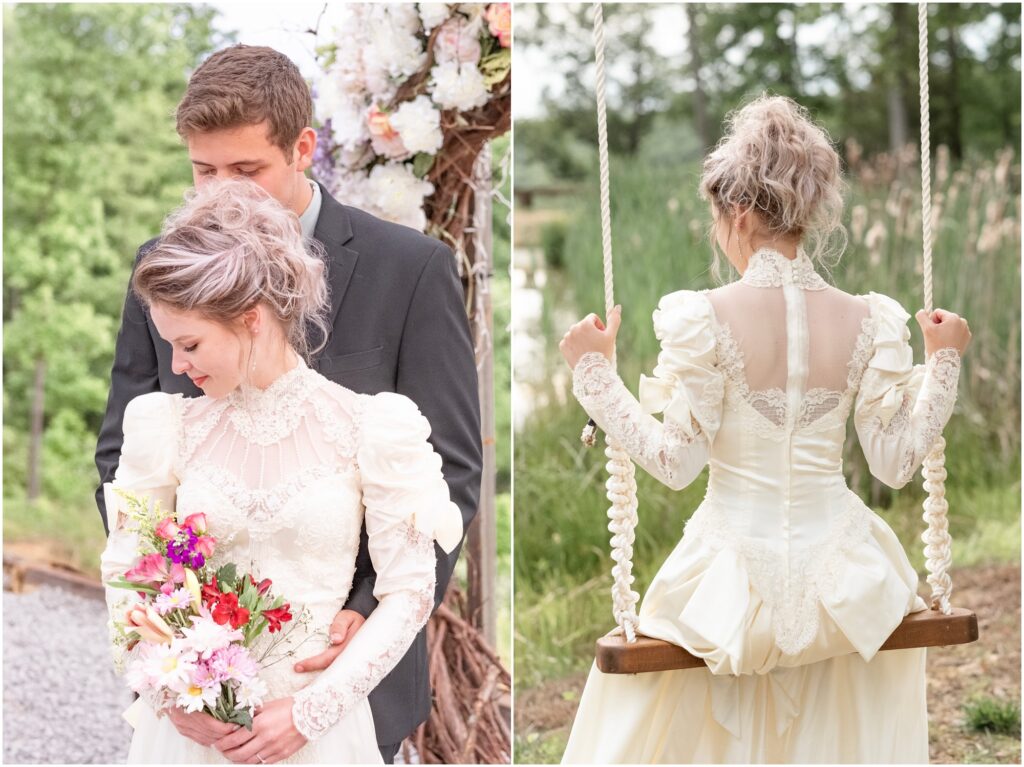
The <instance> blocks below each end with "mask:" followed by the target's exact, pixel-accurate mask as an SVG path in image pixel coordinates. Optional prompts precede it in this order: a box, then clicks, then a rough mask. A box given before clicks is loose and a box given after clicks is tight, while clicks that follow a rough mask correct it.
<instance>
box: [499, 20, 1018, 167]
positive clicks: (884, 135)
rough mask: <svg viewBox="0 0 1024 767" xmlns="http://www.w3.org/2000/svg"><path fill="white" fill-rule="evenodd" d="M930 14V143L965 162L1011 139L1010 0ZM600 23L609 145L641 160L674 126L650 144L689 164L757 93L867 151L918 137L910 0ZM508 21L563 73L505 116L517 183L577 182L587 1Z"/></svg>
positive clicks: (588, 97) (1014, 56)
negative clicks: (528, 115) (672, 40)
mask: <svg viewBox="0 0 1024 767" xmlns="http://www.w3.org/2000/svg"><path fill="white" fill-rule="evenodd" d="M929 13H930V18H929V51H930V54H931V55H930V70H929V72H930V74H929V78H930V94H931V110H930V121H931V137H932V144H933V146H937V145H938V144H940V143H941V144H946V145H947V146H949V147H950V149H951V150H952V153H953V156H954V157H955V158H960V157H963V156H967V155H969V154H970V153H971V152H977V153H981V154H987V153H991V152H993V151H995V150H996V149H998V148H1000V147H1002V146H1006V145H1010V146H1017V145H1019V143H1020V129H1021V124H1020V103H1021V102H1020V94H1021V79H1020V77H1021V75H1020V71H1021V70H1020V67H1021V64H1020V40H1021V7H1020V4H1013V3H939V4H932V5H930V6H929ZM604 16H605V39H606V53H605V55H606V59H607V71H608V84H607V91H608V93H607V98H608V138H609V143H610V146H611V150H612V152H613V153H617V154H623V155H636V154H637V153H638V152H640V151H641V149H642V147H643V146H644V144H645V142H646V141H648V140H649V139H650V138H651V137H652V135H654V134H656V133H658V131H659V125H660V126H661V127H662V128H664V126H665V125H672V126H673V127H674V129H675V134H674V141H673V140H671V139H670V138H669V137H668V136H666V135H664V134H662V135H661V136H660V137H659V139H658V141H657V144H658V153H659V155H660V157H661V160H662V161H663V162H670V163H672V162H677V161H678V160H683V161H687V160H694V159H698V158H699V157H700V156H701V155H702V154H703V152H702V147H711V146H712V145H713V144H714V143H715V141H716V140H717V138H718V136H720V135H721V132H722V130H723V128H722V120H723V118H724V117H725V115H726V114H727V113H728V112H729V111H730V110H732V109H734V108H736V107H737V106H739V105H740V104H741V103H743V102H744V101H745V100H747V99H749V98H751V97H753V96H755V95H758V94H760V93H762V92H764V91H768V92H772V93H778V94H782V95H786V96H791V97H793V98H795V99H796V100H797V101H799V102H800V103H801V104H803V105H805V106H807V107H808V108H810V109H811V110H812V112H813V113H814V115H815V117H816V118H817V119H818V120H820V121H821V122H822V123H823V124H824V125H825V126H826V127H827V128H828V129H829V131H830V133H831V135H832V136H833V138H834V139H836V141H837V143H838V144H839V145H840V146H842V145H845V142H846V141H847V139H849V138H855V139H856V140H857V141H858V142H859V143H860V144H861V145H862V146H863V147H865V148H866V149H867V150H868V151H869V152H871V153H874V152H879V151H886V150H887V151H892V150H894V149H895V148H896V147H898V146H901V145H902V144H904V143H906V142H915V141H916V137H917V135H918V133H919V109H918V58H917V56H918V52H917V39H918V33H917V13H916V8H915V6H913V5H906V4H900V3H888V4H880V3H868V4H859V5H858V4H842V3H818V4H797V3H687V4H685V5H684V4H677V5H673V6H662V7H660V8H659V7H658V6H655V5H654V4H634V5H629V6H628V7H627V6H620V5H616V4H611V5H606V6H605V13H604ZM516 22H517V23H516V46H517V48H518V49H521V50H523V51H526V52H530V51H531V49H543V50H544V51H545V55H546V56H547V57H548V61H549V65H550V68H551V69H552V70H554V71H557V72H558V73H559V74H560V75H561V77H562V82H561V83H560V86H561V87H558V88H553V89H552V91H551V92H546V93H544V94H543V98H542V100H543V106H544V111H545V116H544V117H543V118H542V119H532V120H517V121H516V135H517V136H520V137H521V143H520V146H519V147H517V150H519V151H518V152H517V178H518V179H521V180H522V182H523V183H525V184H526V185H528V186H536V185H542V184H545V183H551V182H552V181H555V180H558V181H563V180H565V179H581V178H583V177H584V175H585V171H586V168H587V166H588V161H587V160H586V159H584V158H581V157H580V152H579V149H578V145H579V144H580V143H585V144H588V145H590V146H595V145H596V142H597V132H596V121H595V119H594V109H595V101H594V98H595V97H594V83H593V66H594V65H593V60H594V54H593V43H592V39H591V17H590V11H589V7H587V6H571V7H569V9H568V10H566V7H564V6H554V7H551V8H547V7H545V6H543V5H540V6H523V7H522V8H517V12H516ZM665 24H671V25H673V27H674V28H676V29H677V30H678V35H679V36H680V37H681V38H684V39H685V46H684V51H683V53H682V55H681V56H670V55H664V54H662V53H660V52H658V51H657V50H656V49H655V47H654V40H655V38H656V37H659V35H656V34H655V32H654V30H657V29H660V28H661V27H663V26H664V25H665ZM699 105H703V114H704V118H703V120H701V118H700V112H701V110H700V109H699ZM666 120H667V122H666ZM520 171H522V173H521V174H520Z"/></svg>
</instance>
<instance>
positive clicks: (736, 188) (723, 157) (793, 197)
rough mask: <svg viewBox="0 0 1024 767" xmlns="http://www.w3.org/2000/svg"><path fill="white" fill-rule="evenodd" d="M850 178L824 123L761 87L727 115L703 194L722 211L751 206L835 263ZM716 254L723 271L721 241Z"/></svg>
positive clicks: (814, 254) (813, 253) (842, 241)
mask: <svg viewBox="0 0 1024 767" xmlns="http://www.w3.org/2000/svg"><path fill="white" fill-rule="evenodd" d="M844 186H845V185H844V182H843V179H842V174H841V170H840V160H839V155H838V154H837V153H836V151H835V149H834V148H833V147H832V142H831V140H830V138H829V135H828V133H827V132H826V131H825V129H824V128H823V127H821V126H820V125H818V124H816V123H815V122H814V121H813V120H812V119H811V117H810V115H809V114H808V112H807V110H806V109H804V108H803V107H802V106H800V105H799V104H797V103H796V102H795V101H793V100H792V99H790V98H787V97H785V96H769V95H767V94H762V95H761V96H759V97H758V98H756V99H754V100H753V101H751V102H750V103H749V104H746V105H745V106H743V107H741V108H740V109H737V110H734V111H733V112H730V113H729V115H728V116H727V117H726V132H725V135H724V136H723V137H722V139H721V140H720V141H719V142H718V145H717V146H716V147H715V149H714V150H713V151H712V152H711V153H710V154H709V155H708V156H707V157H706V158H705V160H704V168H703V172H702V174H701V179H700V195H701V197H702V198H703V199H704V200H706V201H710V202H711V203H713V204H714V206H715V209H716V211H717V215H718V216H727V217H728V216H730V215H731V213H732V211H733V209H734V207H738V208H739V209H740V210H745V209H750V208H752V209H753V210H754V211H755V212H756V213H757V215H758V217H759V218H760V219H761V222H762V223H763V224H764V225H765V226H766V227H767V228H768V229H769V230H770V231H771V232H773V233H775V234H778V235H783V236H792V237H798V238H799V239H800V240H801V246H802V247H803V249H804V251H805V252H806V253H807V255H808V256H809V257H810V258H811V259H812V260H814V261H818V262H821V263H823V264H824V265H825V266H834V265H835V262H836V261H838V259H839V256H840V255H841V254H842V251H843V249H844V248H845V247H846V229H845V227H843V223H842V215H843V191H844ZM711 240H712V243H713V244H714V240H715V238H714V237H712V238H711ZM715 255H716V263H715V270H716V272H717V271H718V263H717V258H718V250H717V245H715Z"/></svg>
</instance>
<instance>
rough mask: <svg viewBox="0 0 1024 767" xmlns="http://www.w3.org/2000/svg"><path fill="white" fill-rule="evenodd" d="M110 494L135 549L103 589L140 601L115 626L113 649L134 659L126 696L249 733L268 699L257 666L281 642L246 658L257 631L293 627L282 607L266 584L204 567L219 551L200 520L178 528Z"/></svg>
mask: <svg viewBox="0 0 1024 767" xmlns="http://www.w3.org/2000/svg"><path fill="white" fill-rule="evenodd" d="M116 492H118V493H119V494H120V495H121V497H123V498H124V499H125V501H126V502H127V507H128V508H127V513H128V519H129V522H128V530H129V531H130V532H135V533H137V535H138V542H139V543H138V548H137V554H138V556H137V558H136V559H135V561H134V563H133V565H132V567H131V568H130V569H129V570H127V571H126V572H125V573H124V575H123V576H121V577H119V578H116V579H114V580H113V581H111V582H109V583H107V584H106V585H107V586H111V587H114V588H123V589H128V590H130V591H134V592H136V593H137V594H138V595H139V597H141V601H136V602H132V603H131V604H130V606H129V607H128V609H127V612H126V613H125V614H124V616H123V618H122V619H120V620H118V619H116V618H115V620H114V632H115V633H114V636H115V640H114V641H115V644H116V645H118V646H119V647H122V648H123V649H124V650H125V651H130V650H136V649H137V650H138V652H137V653H136V654H135V655H134V660H132V661H131V662H130V663H129V664H128V667H127V669H126V673H127V680H128V684H129V686H130V687H131V688H132V689H133V690H134V691H135V692H137V693H139V694H145V695H147V697H150V698H151V699H154V702H155V703H156V704H157V705H158V707H164V706H178V707H180V708H183V709H185V710H186V711H190V712H191V711H205V712H206V713H208V714H210V715H211V716H213V717H214V718H216V719H218V720H220V721H222V722H233V723H235V724H240V725H243V726H245V727H247V728H249V729H251V728H252V717H253V715H254V713H255V708H256V707H257V706H259V705H261V703H262V701H263V696H264V695H266V693H267V689H266V685H265V684H264V683H263V682H262V681H261V680H260V678H259V671H260V668H261V661H264V660H265V659H266V658H267V657H268V656H269V654H270V653H271V651H272V650H273V648H274V647H275V646H276V645H277V643H278V642H280V640H281V639H282V638H283V636H284V634H285V633H287V632H282V633H281V634H279V635H278V637H277V641H271V642H270V643H269V646H267V647H265V648H264V649H263V652H262V653H261V654H260V657H256V655H255V654H254V652H253V650H252V649H251V648H252V646H253V644H254V642H255V641H256V639H257V638H258V637H260V636H262V635H263V633H264V632H265V631H269V632H270V633H271V634H273V633H275V632H280V631H281V627H282V625H283V624H285V623H288V622H290V621H292V615H291V613H290V612H289V610H290V606H289V605H288V603H287V602H285V601H284V598H283V597H275V596H274V595H273V594H272V593H271V591H270V587H271V585H272V584H271V582H270V580H269V579H264V580H261V581H257V580H256V578H254V577H253V576H252V575H251V574H248V573H246V574H239V573H238V568H237V567H236V566H235V565H234V564H225V565H222V566H221V567H219V568H217V569H216V570H214V569H213V568H212V567H211V566H210V565H209V564H208V562H209V561H210V557H211V555H212V554H213V552H214V550H215V546H216V544H217V541H216V539H215V538H214V537H213V536H211V535H209V533H208V532H207V527H206V518H205V515H203V514H192V515H190V516H189V517H187V518H186V519H185V520H184V521H183V522H182V523H181V524H180V525H179V524H178V523H177V522H176V521H175V518H174V515H173V513H168V512H164V511H163V510H162V509H161V508H160V504H159V503H156V504H152V505H151V504H150V503H149V502H148V499H146V498H140V497H138V496H136V495H133V494H132V493H128V492H125V491H122V490H117V491H116ZM268 665H269V664H268Z"/></svg>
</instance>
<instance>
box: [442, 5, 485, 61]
mask: <svg viewBox="0 0 1024 767" xmlns="http://www.w3.org/2000/svg"><path fill="white" fill-rule="evenodd" d="M480 25H481V17H479V16H478V17H477V18H476V19H475V20H473V21H467V20H466V19H465V18H463V17H462V16H455V17H452V18H451V19H449V20H448V21H446V22H445V23H444V24H443V25H442V26H441V29H439V30H438V32H437V37H435V38H434V59H435V60H436V61H437V63H438V64H445V63H447V62H450V61H458V62H462V63H464V64H474V65H475V64H476V63H477V62H478V61H480V54H481V50H480Z"/></svg>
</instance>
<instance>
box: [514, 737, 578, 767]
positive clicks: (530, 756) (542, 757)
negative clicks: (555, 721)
mask: <svg viewBox="0 0 1024 767" xmlns="http://www.w3.org/2000/svg"><path fill="white" fill-rule="evenodd" d="M568 742H569V732H568V730H567V729H566V730H558V731H556V732H545V733H540V732H531V733H528V734H526V735H523V734H522V733H519V732H516V736H515V746H514V748H515V763H516V764H558V763H559V762H561V761H562V754H563V753H564V752H565V746H566V744H567V743H568Z"/></svg>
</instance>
